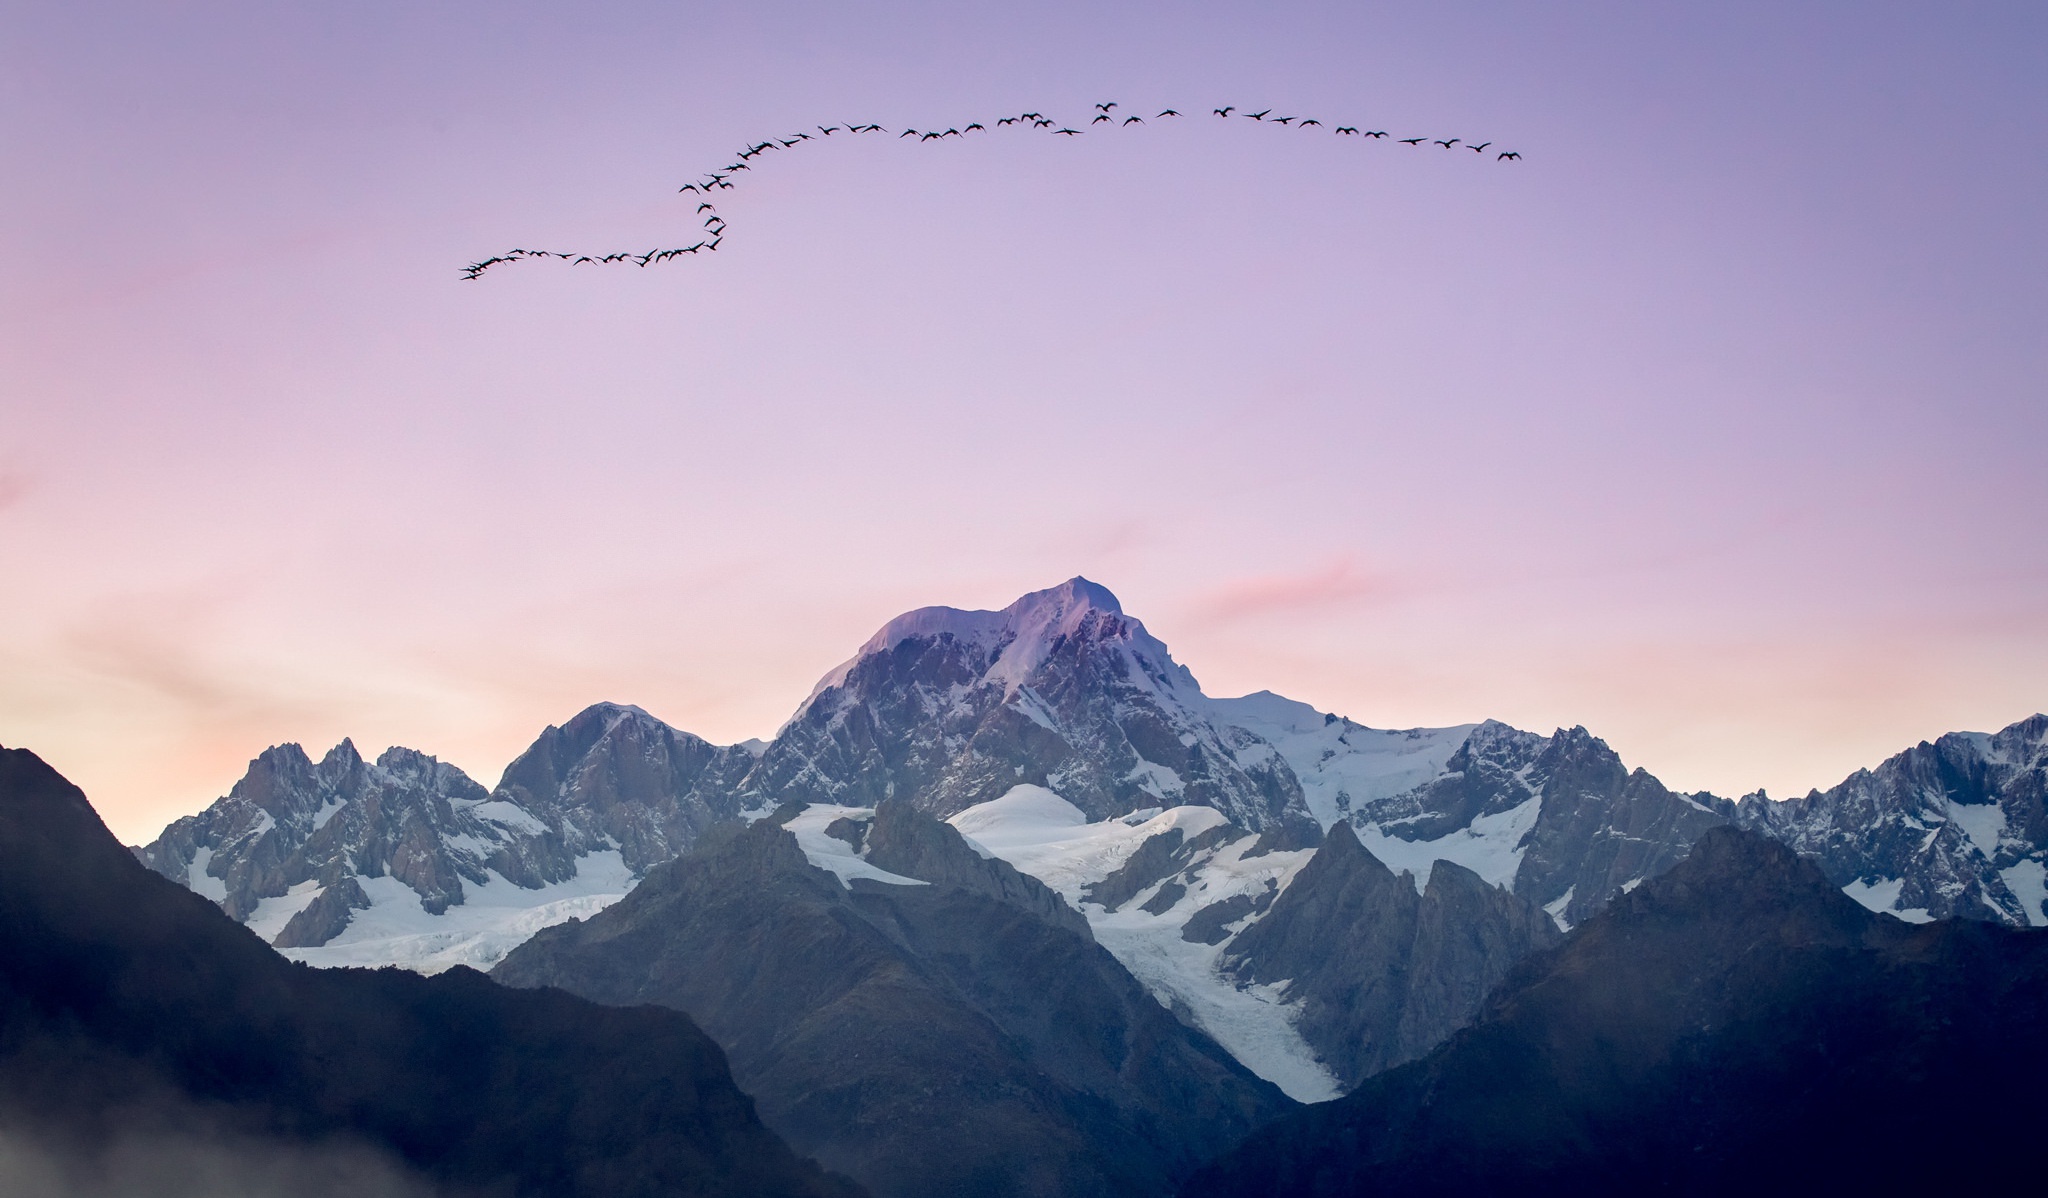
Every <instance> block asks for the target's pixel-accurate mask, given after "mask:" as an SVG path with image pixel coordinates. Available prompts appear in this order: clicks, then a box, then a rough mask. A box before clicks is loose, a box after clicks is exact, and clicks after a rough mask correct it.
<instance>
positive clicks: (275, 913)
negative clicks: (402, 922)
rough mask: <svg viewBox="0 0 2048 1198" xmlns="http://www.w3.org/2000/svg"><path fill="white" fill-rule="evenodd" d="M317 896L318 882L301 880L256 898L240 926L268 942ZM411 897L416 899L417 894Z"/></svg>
mask: <svg viewBox="0 0 2048 1198" xmlns="http://www.w3.org/2000/svg"><path fill="white" fill-rule="evenodd" d="M406 893H407V894H412V891H410V890H408V891H406ZM319 896H320V883H318V882H315V881H311V880H308V881H304V882H301V883H299V884H298V885H296V886H294V887H292V888H291V889H289V890H287V891H285V892H284V893H283V894H281V895H277V896H274V897H272V898H267V899H260V900H258V901H257V903H256V909H255V910H254V911H251V912H250V913H249V918H247V919H245V920H243V921H242V926H243V927H246V928H248V929H249V930H250V931H252V932H254V933H256V934H257V935H258V936H261V937H263V943H265V944H269V943H270V942H271V941H273V940H275V939H277V934H278V933H279V932H282V931H284V925H286V924H288V923H290V922H291V921H292V916H294V915H297V914H298V913H299V912H301V911H304V910H305V909H306V908H307V907H308V906H310V905H311V904H312V902H313V900H314V899H316V898H318V897H319ZM223 897H225V896H223ZM413 897H414V899H415V900H417V899H418V897H419V896H418V895H413Z"/></svg>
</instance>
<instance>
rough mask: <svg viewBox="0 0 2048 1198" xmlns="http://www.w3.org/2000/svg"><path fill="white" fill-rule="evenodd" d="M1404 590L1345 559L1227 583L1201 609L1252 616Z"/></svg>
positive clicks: (1369, 599) (1222, 617)
mask: <svg viewBox="0 0 2048 1198" xmlns="http://www.w3.org/2000/svg"><path fill="white" fill-rule="evenodd" d="M1401 589H1402V588H1401V587H1400V586H1399V585H1398V584H1397V583H1395V581H1394V580H1393V579H1391V578H1389V577H1387V576H1386V575H1383V574H1376V573H1373V572H1371V571H1368V570H1366V569H1364V568H1362V567H1360V566H1359V565H1358V563H1357V562H1356V561H1354V560H1352V559H1350V558H1340V559H1338V560H1337V561H1334V562H1332V563H1330V564H1329V565H1327V566H1324V567H1322V568H1321V569H1317V570H1311V571H1308V572H1306V573H1300V574H1263V575H1256V576H1253V577H1250V578H1243V579H1239V580H1237V581H1235V582H1230V583H1226V584H1224V585H1223V586H1220V587H1217V588H1215V589H1214V590H1211V591H1210V592H1208V593H1207V594H1206V595H1204V596H1202V597H1201V598H1200V599H1199V600H1197V601H1196V605H1195V611H1196V613H1197V615H1199V616H1201V617H1203V618H1206V619H1209V620H1215V621H1221V622H1228V621H1235V620H1249V619H1258V618H1261V617H1265V616H1275V615H1290V614H1300V613H1304V612H1309V611H1314V610H1319V609H1326V608H1336V607H1348V606H1352V605H1356V604H1362V603H1374V602H1384V601H1386V600H1388V599H1391V598H1393V597H1395V596H1397V595H1399V594H1400V592H1401Z"/></svg>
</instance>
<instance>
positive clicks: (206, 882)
mask: <svg viewBox="0 0 2048 1198" xmlns="http://www.w3.org/2000/svg"><path fill="white" fill-rule="evenodd" d="M212 861H213V850H212V849H209V848H206V847H204V846H202V847H200V848H199V849H198V850H197V851H195V852H194V853H193V854H192V864H190V865H188V866H186V867H185V885H186V887H187V888H188V889H190V890H192V891H193V892H195V893H197V894H203V895H205V896H206V897H207V898H210V899H212V900H213V901H214V902H216V903H220V902H226V901H227V897H228V884H227V883H226V882H223V881H222V880H220V879H219V878H215V877H210V876H208V875H207V872H206V867H207V866H208V865H209V864H211V863H212Z"/></svg>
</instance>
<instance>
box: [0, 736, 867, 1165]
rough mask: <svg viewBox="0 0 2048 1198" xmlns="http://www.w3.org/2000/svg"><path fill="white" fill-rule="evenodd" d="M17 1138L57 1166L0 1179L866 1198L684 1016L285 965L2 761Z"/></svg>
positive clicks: (0, 950) (1, 755) (2, 1127)
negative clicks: (202, 1163)
mask: <svg viewBox="0 0 2048 1198" xmlns="http://www.w3.org/2000/svg"><path fill="white" fill-rule="evenodd" d="M17 1136H19V1137H22V1138H24V1139H26V1140H27V1141H28V1142H30V1143H33V1144H35V1145H37V1146H38V1147H39V1148H40V1149H41V1150H42V1153H43V1155H44V1156H45V1157H49V1158H54V1159H55V1160H56V1161H57V1162H59V1164H51V1165H48V1166H47V1167H46V1168H45V1169H42V1170H38V1171H37V1172H36V1173H34V1174H32V1173H30V1172H29V1171H27V1170H25V1169H23V1168H22V1167H21V1166H20V1165H19V1162H18V1160H17V1159H15V1157H14V1155H13V1154H11V1153H8V1154H0V1192H6V1193H10V1194H28V1193H34V1192H36V1189H35V1188H34V1186H35V1182H34V1180H33V1179H34V1178H35V1177H37V1176H42V1177H43V1180H44V1182H45V1183H47V1182H48V1176H50V1175H55V1176H58V1177H62V1176H66V1175H69V1176H72V1177H81V1176H92V1175H95V1174H96V1173H103V1172H104V1170H103V1169H101V1168H100V1167H99V1166H101V1165H102V1164H103V1163H104V1162H103V1158H104V1157H105V1155H106V1154H107V1153H108V1152H109V1146H110V1145H117V1144H120V1143H121V1142H123V1141H124V1139H125V1140H127V1141H130V1142H132V1141H134V1140H135V1139H136V1138H137V1137H139V1136H143V1137H148V1138H149V1139H151V1140H152V1141H153V1142H155V1143H156V1144H157V1145H158V1150H157V1154H156V1155H157V1159H160V1160H161V1159H171V1160H176V1161H181V1162H184V1163H185V1164H187V1165H189V1164H191V1163H192V1162H194V1161H199V1160H206V1159H212V1160H215V1161H219V1160H223V1159H228V1160H235V1161H240V1162H244V1163H245V1164H247V1165H248V1166H249V1167H248V1168H246V1169H244V1170H243V1172H244V1173H247V1172H249V1171H251V1170H255V1171H256V1172H258V1173H260V1175H261V1176H263V1177H265V1178H266V1179H267V1181H266V1183H265V1184H266V1188H267V1189H270V1192H308V1191H315V1190H327V1192H335V1191H334V1190H333V1189H332V1188H331V1187H333V1186H334V1185H336V1178H337V1176H341V1177H352V1178H354V1179H355V1180H356V1181H357V1182H358V1183H360V1184H361V1187H362V1188H361V1189H360V1190H358V1191H357V1192H365V1191H367V1192H372V1193H374V1192H380V1191H381V1192H385V1193H394V1194H399V1193H403V1194H421V1195H424V1194H428V1193H439V1194H442V1195H446V1196H450V1198H456V1196H468V1195H477V1196H483V1195H519V1196H526V1195H533V1196H536V1198H538V1196H541V1195H548V1196H556V1195H589V1196H591V1198H599V1196H604V1198H612V1196H619V1195H635V1194H640V1195H656V1194H659V1195H674V1194H696V1195H706V1196H709V1195H714V1194H718V1195H723V1194H753V1195H762V1196H764V1198H765V1196H768V1195H776V1196H786V1198H857V1195H858V1194H859V1190H858V1188H857V1187H855V1186H853V1185H852V1184H851V1183H849V1182H846V1181H845V1180H844V1179H841V1178H836V1177H832V1176H830V1175H827V1174H825V1173H824V1172H823V1171H821V1170H819V1169H818V1168H817V1167H816V1166H815V1165H813V1164H812V1163H810V1162H808V1161H806V1160H803V1159H802V1158H800V1157H799V1156H797V1155H796V1154H795V1153H793V1152H791V1151H790V1150H789V1148H788V1147H787V1146H786V1145H785V1144H784V1143H783V1142H782V1141H781V1140H779V1139H777V1138H776V1137H775V1136H774V1135H773V1134H772V1133H771V1132H769V1131H768V1130H767V1129H766V1128H765V1127H763V1126H762V1124H761V1122H760V1120H759V1119H758V1117H757V1116H756V1115H755V1112H754V1104H753V1102H752V1101H751V1100H750V1099H749V1098H748V1096H747V1095H745V1094H744V1093H742V1092H741V1091H740V1089H739V1088H738V1087H737V1086H735V1085H734V1084H733V1079H732V1075H731V1073H730V1071H729V1070H728V1068H727V1065H726V1060H725V1055H724V1053H723V1052H722V1051H721V1050H720V1049H719V1047H718V1045H717V1044H715V1043H713V1042H712V1040H711V1039H710V1038H709V1037H707V1036H705V1035H704V1033H703V1032H702V1031H701V1030H699V1029H698V1028H697V1027H696V1026H695V1025H694V1024H692V1023H691V1022H690V1020H689V1019H688V1018H687V1017H685V1016H682V1015H679V1014H676V1013H675V1012H673V1011H668V1010H664V1009H662V1008H659V1007H648V1006H643V1007H635V1008H620V1007H606V1006H599V1005H597V1004H595V1003H590V1002H586V1001H584V1000H582V999H578V998H574V997H572V996H570V995H568V994H564V993H562V992H561V991H558V990H536V991H518V990H508V989H506V988H505V987H502V986H497V985H494V984H492V983H491V982H489V981H488V980H486V979H485V978H484V977H482V976H481V975H479V974H477V973H476V972H475V971H473V970H470V969H466V968H454V969H450V970H446V971H444V972H442V973H440V974H438V975H436V976H433V977H422V976H420V975H419V974H417V973H413V972H409V971H405V970H398V969H384V970H378V971H374V972H372V971H366V970H355V969H342V970H324V969H311V968H308V967H306V966H304V965H300V964H296V963H294V962H291V961H287V960H285V959H284V958H283V957H281V956H279V955H278V954H277V953H276V952H274V951H272V950H271V949H270V948H269V947H267V946H265V945H264V944H263V942H262V941H261V940H259V939H257V938H256V937H255V936H253V935H251V934H250V933H249V932H248V930H247V929H246V928H244V927H241V926H238V925H237V924H236V923H235V921H234V920H233V919H231V918H229V916H228V915H227V914H225V913H224V912H223V911H222V909H221V908H220V907H219V906H217V905H216V904H214V903H211V902H207V901H205V900H203V899H200V898H198V897H196V896H194V895H192V894H191V893H190V892H188V891H186V890H185V889H183V888H182V887H179V886H176V885H173V884H171V883H170V882H167V881H165V880H164V879H163V878H160V877H158V876H156V875H154V874H152V873H150V872H149V871H148V870H146V869H144V868H143V867H142V866H141V865H139V864H137V863H136V861H135V859H134V858H133V856H131V855H130V853H129V852H128V851H127V850H125V849H123V848H122V846H121V844H120V843H119V842H118V841H117V840H115V839H114V837H113V835H112V834H111V833H109V832H108V831H107V829H106V827H105V825H103V824H102V823H100V821H99V818H98V817H97V816H96V815H95V814H94V812H93V810H92V807H91V806H90V805H89V804H88V803H87V802H86V799H85V796H84V795H83V794H81V793H80V792H79V791H78V790H77V788H75V787H73V786H71V785H70V784H69V783H68V782H66V781H65V780H64V779H63V778H61V777H59V776H58V775H57V773H56V772H55V771H54V770H52V769H50V768H49V766H47V765H45V764H44V763H43V762H42V761H41V760H39V759H37V758H36V757H35V756H34V755H33V754H31V753H29V752H27V751H25V750H20V749H0V1146H4V1143H5V1141H7V1140H10V1139H12V1138H13V1137H17ZM167 1144H169V1145H178V1146H180V1148H179V1150H178V1151H177V1152H175V1153H171V1154H169V1156H168V1157H167V1156H166V1155H165V1152H164V1148H163V1146H164V1145H167ZM252 1162H253V1163H255V1164H252ZM257 1164H261V1168H258V1167H257ZM204 1176H205V1175H204V1174H200V1175H199V1176H195V1177H156V1176H152V1177H148V1178H144V1179H140V1180H138V1181H137V1183H136V1190H137V1192H143V1193H171V1192H180V1191H181V1190H183V1188H184V1187H186V1186H187V1185H190V1186H191V1187H192V1190H193V1192H204V1191H205V1180H204ZM144 1182H146V1183H147V1184H146V1185H145V1184H144ZM272 1187H275V1188H272ZM224 1189H226V1187H224ZM45 1192H49V1191H45ZM57 1192H58V1193H62V1192H63V1191H62V1190H59V1191H57ZM227 1192H233V1191H232V1190H231V1189H229V1190H227Z"/></svg>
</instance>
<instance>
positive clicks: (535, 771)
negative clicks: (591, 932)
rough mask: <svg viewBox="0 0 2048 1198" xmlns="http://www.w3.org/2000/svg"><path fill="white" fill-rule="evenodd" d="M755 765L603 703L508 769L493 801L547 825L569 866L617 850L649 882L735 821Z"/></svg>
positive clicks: (749, 756)
mask: <svg viewBox="0 0 2048 1198" xmlns="http://www.w3.org/2000/svg"><path fill="white" fill-rule="evenodd" d="M755 763H756V758H755V756H754V754H753V752H752V751H750V750H749V749H747V748H745V747H743V746H738V745H734V746H719V745H714V744H712V743H711V742H709V741H707V740H705V739H703V738H702V737H698V736H692V735H690V734H689V733H687V732H682V731H679V730H677V729H675V728H671V727H670V726H669V725H667V724H665V723H663V722H661V721H660V720H657V719H655V718H654V717H653V716H651V715H648V714H647V713H646V712H644V711H642V710H640V709H639V708H637V707H626V706H623V705H621V704H617V703H599V704H596V705H595V706H592V707H589V708H586V709H584V710H583V711H581V712H579V713H578V714H577V715H576V717H575V718H574V719H571V720H569V721H568V722H567V723H564V724H563V725H562V726H561V727H559V728H552V727H551V728H549V729H547V730H546V731H545V732H542V733H541V735H540V738H539V739H538V740H536V741H534V743H533V746H532V747H531V748H529V749H527V751H526V752H525V753H522V754H520V756H519V758H518V760H516V761H514V762H513V763H512V764H511V765H508V766H506V767H505V775H504V777H503V778H501V779H500V780H499V782H498V788H497V791H496V794H497V795H498V796H500V797H502V798H504V799H507V800H509V801H511V802H513V803H515V804H517V805H519V806H520V807H522V808H524V809H526V810H527V811H529V812H532V813H533V814H534V815H535V816H536V817H538V818H539V819H540V820H541V822H543V823H545V824H547V825H548V826H549V827H550V828H551V829H553V830H554V831H555V832H556V833H557V834H558V835H559V836H560V837H561V838H562V840H563V842H564V844H565V845H566V846H567V848H568V850H569V852H570V854H571V855H572V856H580V855H582V854H584V853H589V852H592V851H595V850H597V849H600V848H605V847H609V846H611V845H617V846H618V849H619V852H620V854H621V855H622V856H623V857H624V858H625V862H626V865H627V866H628V867H630V868H631V869H632V870H633V871H634V872H635V873H644V872H646V871H647V870H648V869H649V868H650V867H652V866H654V865H658V864H660V863H661V862H663V861H667V860H669V859H670V858H672V857H674V856H675V855H676V854H678V853H680V852H682V851H683V850H684V849H686V848H688V847H689V846H690V845H691V844H692V843H693V842H694V841H695V840H696V838H697V837H698V836H699V835H700V834H702V832H703V831H704V829H706V828H708V827H710V826H711V825H712V824H714V823H717V822H719V821H721V820H726V819H731V818H733V817H734V816H736V815H737V814H738V812H739V809H740V800H739V796H738V789H739V783H740V780H741V778H743V777H744V776H745V775H746V773H747V771H749V770H751V769H752V768H754V766H755ZM561 876H562V877H569V876H571V874H569V873H564V874H562V875H561ZM550 880H553V879H550Z"/></svg>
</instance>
